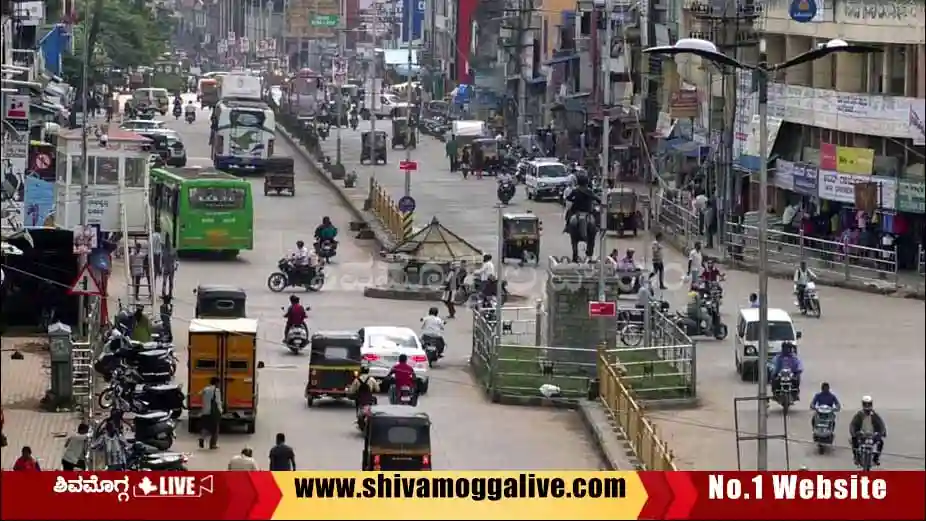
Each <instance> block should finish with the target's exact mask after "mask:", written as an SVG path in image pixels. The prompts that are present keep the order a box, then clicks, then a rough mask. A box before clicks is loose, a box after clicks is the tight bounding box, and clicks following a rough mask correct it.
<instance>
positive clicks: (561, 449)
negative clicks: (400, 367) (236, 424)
mask: <svg viewBox="0 0 926 521" xmlns="http://www.w3.org/2000/svg"><path fill="white" fill-rule="evenodd" d="M207 120H208V113H207V112H200V113H199V117H198V121H197V122H196V123H195V124H194V125H187V124H186V123H183V122H182V121H181V122H179V123H176V122H173V121H171V122H169V123H168V126H170V127H174V128H176V129H177V130H178V131H179V132H180V133H181V134H182V136H183V139H184V141H185V142H186V144H187V147H188V151H189V155H190V158H191V161H190V164H191V165H203V166H208V165H209V164H210V162H209V160H208V155H209V154H208V148H207V145H206V144H207V132H208V125H207V123H206V122H207ZM277 146H278V148H277V150H278V151H279V152H278V153H280V154H283V155H292V156H293V157H296V158H297V165H296V171H297V172H299V174H298V175H299V177H298V179H297V196H296V197H294V198H289V197H285V196H284V197H265V196H264V195H263V191H262V190H260V189H257V188H259V187H260V186H261V183H262V181H261V180H260V179H255V180H254V181H253V184H254V186H255V188H256V189H255V191H254V193H255V214H256V223H255V235H256V249H255V250H254V251H249V252H242V254H241V255H240V257H239V259H238V260H237V261H235V262H215V261H213V262H205V261H202V262H197V261H182V264H181V266H180V270H179V272H178V274H177V279H178V280H177V283H178V288H177V290H176V293H175V294H176V295H177V298H178V303H177V307H176V313H175V315H177V317H178V318H177V319H176V322H177V324H178V325H177V327H179V328H180V329H181V330H180V331H178V332H177V333H176V336H177V338H178V339H182V338H184V336H185V333H186V332H185V328H184V326H185V324H184V321H183V319H184V318H188V317H190V316H192V314H193V309H192V300H193V295H192V290H193V288H194V287H195V285H196V284H199V283H232V284H240V285H242V286H244V287H245V288H246V289H247V291H248V295H249V298H250V301H249V305H248V311H249V314H251V315H253V316H255V317H258V318H259V319H260V321H261V331H260V333H259V336H260V342H259V343H258V349H259V360H262V361H263V362H264V363H265V364H266V367H265V368H264V369H263V370H261V372H260V386H261V388H260V389H261V391H260V412H259V415H260V416H259V420H258V424H257V433H256V434H254V435H252V436H247V435H245V434H237V433H236V434H227V435H224V436H223V437H222V438H221V439H220V446H221V448H220V450H219V451H217V452H211V451H204V450H198V449H195V448H194V447H195V440H194V439H193V438H192V437H191V436H190V435H189V434H187V433H186V429H185V426H184V427H182V428H181V430H182V433H181V438H180V440H179V441H178V443H177V444H176V447H177V448H178V450H186V451H191V452H193V454H194V457H193V459H192V462H191V464H192V467H193V468H196V469H219V468H224V466H225V464H226V463H227V461H228V459H229V458H230V457H231V456H232V455H234V454H236V453H237V452H238V451H239V450H240V449H241V448H242V447H243V446H245V445H248V446H251V447H252V448H254V450H255V453H256V454H257V455H258V456H259V460H258V461H259V463H260V464H261V465H266V456H265V455H266V454H267V451H268V450H269V448H270V446H271V444H272V442H273V438H274V435H275V434H276V433H277V432H285V433H286V434H287V436H288V438H289V441H290V443H291V445H292V446H293V447H294V449H295V451H296V455H297V459H298V462H299V465H300V467H303V468H319V469H341V470H349V469H354V470H356V469H357V468H359V464H360V455H361V449H362V444H361V439H360V436H359V434H358V432H357V430H356V427H354V423H353V420H354V416H353V408H352V407H349V406H339V405H338V404H331V405H328V404H321V405H316V407H315V408H313V409H308V408H307V407H306V405H305V400H304V399H303V388H304V385H305V379H306V372H307V369H306V357H305V356H293V355H290V354H288V352H286V351H285V349H283V347H282V346H281V345H280V344H279V339H280V337H281V336H282V328H283V324H284V321H283V319H282V318H281V316H280V315H281V314H282V312H281V310H280V307H281V306H283V305H285V304H286V303H287V297H288V295H287V294H282V295H278V294H272V293H270V292H269V290H268V289H267V288H266V283H265V281H266V277H267V275H268V274H269V273H270V272H271V271H272V270H275V267H276V263H277V260H278V259H279V258H280V257H281V256H283V255H284V254H285V253H286V252H287V251H289V250H290V249H292V248H293V246H294V244H295V242H296V240H297V239H306V238H307V237H310V235H311V230H312V229H313V228H314V227H315V226H316V224H317V223H318V222H319V221H320V220H321V217H322V216H323V215H329V216H331V218H332V220H333V221H334V222H335V223H338V224H340V226H341V227H342V229H346V227H347V222H348V221H349V219H350V216H349V214H348V212H347V211H346V210H345V209H344V208H342V207H340V206H338V203H336V202H335V201H336V200H337V199H336V197H335V196H334V195H333V194H331V193H330V191H329V189H328V188H326V187H325V186H324V185H322V184H321V183H320V182H319V181H317V178H314V177H312V176H311V175H309V174H307V173H306V172H307V169H308V166H307V165H306V164H304V163H303V162H302V160H301V158H299V156H297V155H296V154H295V153H294V151H293V150H291V149H290V148H289V147H288V146H287V144H286V143H285V142H284V141H282V140H280V141H278V145H277ZM366 248H367V246H366V245H364V244H361V243H355V242H353V241H351V240H348V239H347V237H346V235H345V237H344V238H343V239H342V243H341V247H340V248H339V251H338V253H339V256H338V258H337V259H336V260H337V264H336V265H334V266H333V267H332V269H331V270H330V271H329V274H330V278H329V281H328V283H327V285H326V287H325V288H324V290H323V291H322V292H320V293H317V294H306V295H305V297H304V300H305V301H306V302H307V303H308V304H309V305H310V306H311V307H312V311H311V312H310V325H311V327H312V328H313V329H320V328H325V329H339V328H340V329H351V330H356V329H358V328H360V327H362V326H364V325H374V324H380V325H382V324H385V325H404V324H407V325H410V326H412V327H414V325H415V324H418V319H419V318H420V317H421V316H422V315H423V314H424V313H425V312H426V306H425V305H422V304H420V303H419V304H414V303H409V304H405V303H401V302H391V301H382V300H372V299H366V298H364V297H363V296H362V294H361V290H362V281H364V280H369V277H371V276H372V275H374V274H375V273H377V272H378V268H377V266H375V265H374V264H373V263H372V262H371V261H370V259H371V256H370V253H369V252H368V251H367V249H366ZM448 329H449V333H448V346H449V353H448V357H447V358H445V359H444V360H443V361H442V362H441V364H440V366H439V367H438V368H435V369H434V373H433V374H432V378H433V379H434V382H433V383H432V385H431V389H430V392H429V393H428V395H427V396H425V397H424V398H422V400H421V403H420V407H422V408H424V409H426V410H427V411H428V412H430V413H431V415H432V419H433V421H434V427H433V445H434V463H435V466H436V467H437V468H441V469H493V468H504V469H551V468H576V469H597V468H599V465H600V462H599V459H598V457H597V455H596V453H595V452H594V451H593V450H592V447H591V446H590V444H589V442H588V441H587V440H586V438H585V436H584V435H583V433H582V426H581V425H580V424H579V420H578V419H576V418H575V414H574V413H570V412H560V411H556V410H547V409H526V408H510V407H500V406H494V405H491V404H489V403H488V402H486V401H485V400H484V399H483V398H482V396H481V395H480V393H479V391H478V390H477V389H476V388H475V387H473V385H472V382H471V379H470V377H469V376H468V374H467V373H466V372H465V371H464V367H465V364H466V358H467V356H468V353H469V339H470V335H471V333H470V329H469V323H468V321H466V320H465V319H464V320H458V321H456V322H454V323H452V324H451V325H450V326H449V328H448ZM180 343H181V346H180V347H181V349H180V350H181V352H183V351H185V349H183V346H182V341H181V342H180ZM182 363H184V364H185V360H182ZM185 378H186V375H185V374H179V373H178V381H185Z"/></svg>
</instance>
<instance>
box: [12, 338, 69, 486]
mask: <svg viewBox="0 0 926 521" xmlns="http://www.w3.org/2000/svg"><path fill="white" fill-rule="evenodd" d="M2 345H3V347H2V351H0V355H2V361H0V369H2V374H0V377H2V378H3V385H2V387H0V397H2V401H3V417H4V424H3V434H5V435H6V437H7V440H8V442H9V444H8V445H7V446H6V447H4V448H3V449H2V454H0V456H2V463H0V468H2V469H3V470H9V469H11V468H12V467H13V463H15V462H16V458H18V457H19V454H20V451H21V450H22V448H23V446H26V445H28V446H29V447H32V453H33V455H35V457H36V458H38V460H39V462H40V465H41V466H42V468H43V469H56V468H61V456H62V455H63V454H64V439H65V437H66V436H67V435H68V434H69V433H71V432H73V431H75V430H76V429H77V426H78V425H79V424H80V418H81V416H80V413H79V412H70V411H68V412H45V411H43V410H42V409H41V407H40V402H41V400H42V398H43V397H44V396H45V392H46V391H47V390H48V389H49V388H50V387H51V376H50V362H49V357H48V347H47V342H46V341H45V339H44V338H41V337H37V338H13V337H4V338H3V339H2ZM15 353H20V354H22V359H21V360H17V359H16V358H18V357H15Z"/></svg>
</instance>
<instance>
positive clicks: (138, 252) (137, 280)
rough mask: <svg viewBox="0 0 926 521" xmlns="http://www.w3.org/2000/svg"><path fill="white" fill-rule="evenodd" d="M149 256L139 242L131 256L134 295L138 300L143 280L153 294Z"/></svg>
mask: <svg viewBox="0 0 926 521" xmlns="http://www.w3.org/2000/svg"><path fill="white" fill-rule="evenodd" d="M147 260H148V259H147V256H146V255H145V252H144V251H142V249H141V245H140V244H138V243H137V242H136V243H135V246H134V247H133V248H132V252H131V253H130V254H129V272H130V273H131V274H132V286H133V287H132V295H133V296H134V297H135V300H138V292H139V289H140V288H141V280H142V279H143V278H144V279H146V282H147V284H148V293H149V294H150V293H151V279H150V278H149V276H148V267H147V262H145V261H147Z"/></svg>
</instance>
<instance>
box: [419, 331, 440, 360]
mask: <svg viewBox="0 0 926 521" xmlns="http://www.w3.org/2000/svg"><path fill="white" fill-rule="evenodd" d="M441 340H442V339H441V338H438V337H434V336H431V335H423V336H422V337H421V343H422V344H423V345H424V351H425V353H426V354H427V355H428V367H434V363H435V362H437V361H438V360H439V359H441V358H443V356H444V345H443V342H442V341H441Z"/></svg>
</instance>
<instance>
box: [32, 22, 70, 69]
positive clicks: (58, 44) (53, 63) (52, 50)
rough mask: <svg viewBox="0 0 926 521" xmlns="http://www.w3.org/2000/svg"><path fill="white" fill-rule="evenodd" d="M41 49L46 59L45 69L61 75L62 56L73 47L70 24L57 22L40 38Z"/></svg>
mask: <svg viewBox="0 0 926 521" xmlns="http://www.w3.org/2000/svg"><path fill="white" fill-rule="evenodd" d="M38 46H39V49H41V51H42V58H43V59H44V60H45V69H46V70H47V71H48V72H50V73H52V74H54V75H55V76H60V75H61V57H62V56H63V55H64V53H65V52H70V49H71V33H70V30H69V29H68V26H66V25H64V24H55V25H54V27H52V28H51V30H50V31H48V33H46V34H45V36H43V37H42V38H40V39H39V44H38Z"/></svg>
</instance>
